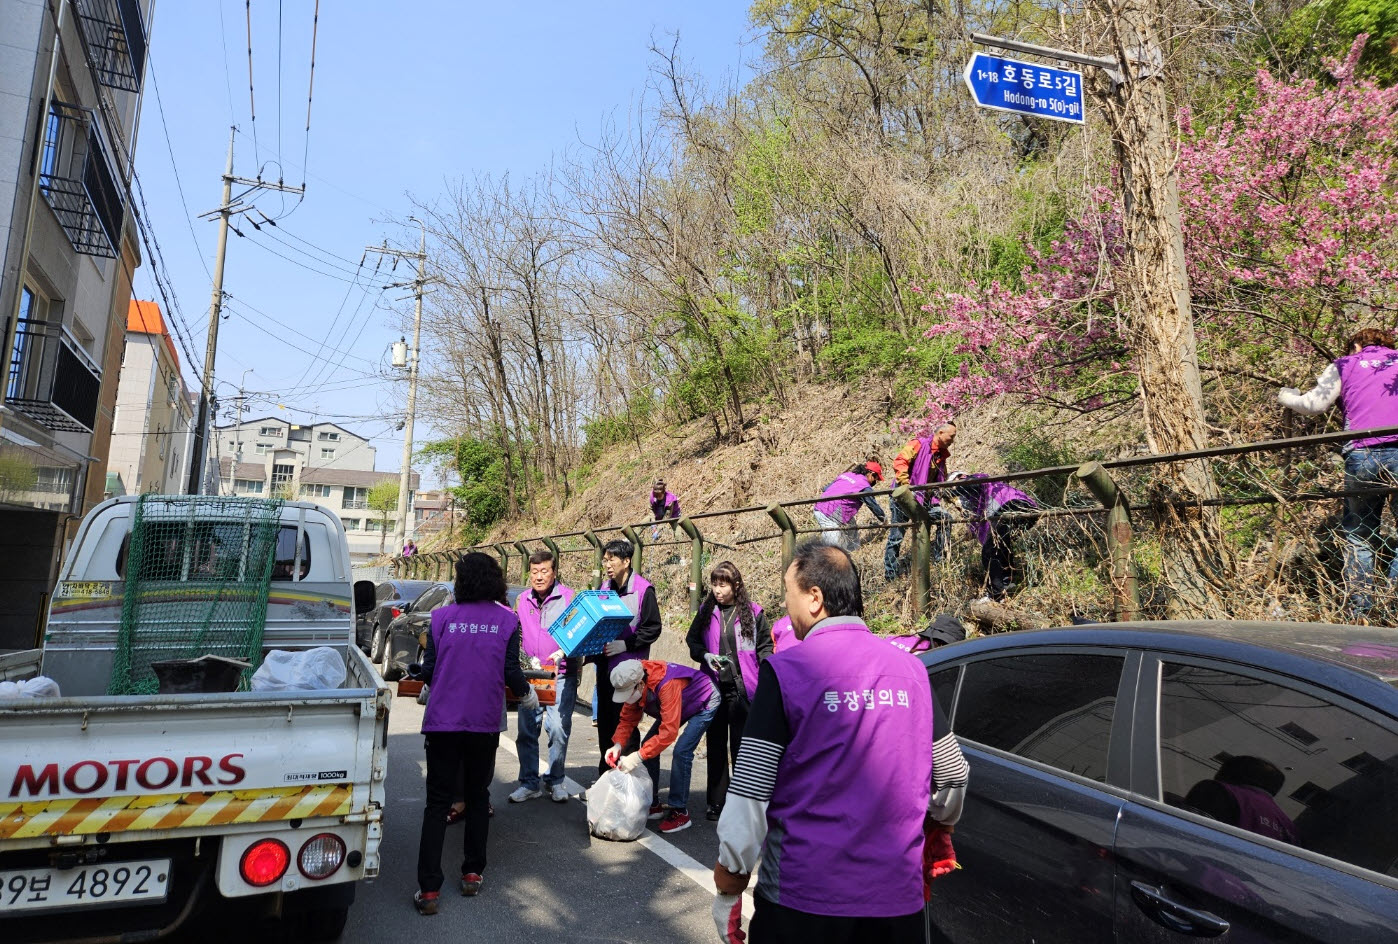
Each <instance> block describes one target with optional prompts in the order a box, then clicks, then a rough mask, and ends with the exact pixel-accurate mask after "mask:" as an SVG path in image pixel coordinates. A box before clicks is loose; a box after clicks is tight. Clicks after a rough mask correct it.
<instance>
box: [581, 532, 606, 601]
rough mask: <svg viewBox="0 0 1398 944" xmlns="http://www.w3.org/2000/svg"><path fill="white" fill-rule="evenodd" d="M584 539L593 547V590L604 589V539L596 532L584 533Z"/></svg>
mask: <svg viewBox="0 0 1398 944" xmlns="http://www.w3.org/2000/svg"><path fill="white" fill-rule="evenodd" d="M583 538H584V539H585V540H586V541H587V543H588V544H591V545H592V589H593V590H601V589H602V539H601V538H599V537H598V536H597V532H595V531H584V532H583Z"/></svg>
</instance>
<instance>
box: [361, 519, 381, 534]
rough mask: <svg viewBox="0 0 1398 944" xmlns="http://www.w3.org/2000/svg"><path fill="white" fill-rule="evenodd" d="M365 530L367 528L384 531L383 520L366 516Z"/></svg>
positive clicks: (368, 529)
mask: <svg viewBox="0 0 1398 944" xmlns="http://www.w3.org/2000/svg"><path fill="white" fill-rule="evenodd" d="M364 530H365V531H382V530H383V522H382V521H381V520H379V519H378V518H365V519H364Z"/></svg>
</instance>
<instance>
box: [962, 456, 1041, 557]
mask: <svg viewBox="0 0 1398 944" xmlns="http://www.w3.org/2000/svg"><path fill="white" fill-rule="evenodd" d="M969 478H972V479H981V478H985V474H984V473H983V472H977V473H976V474H974V475H972V476H969ZM1012 501H1026V502H1029V504H1031V505H1035V506H1037V505H1038V504H1039V503H1038V502H1036V501H1035V500H1034V499H1032V498H1030V497H1029V496H1028V495H1026V494H1025V493H1024V492H1021V491H1020V490H1019V489H1017V488H1014V487H1013V486H1010V485H1007V484H1005V483H1004V482H983V483H981V484H980V485H978V486H977V487H976V488H975V489H974V490H973V492H972V493H971V497H970V499H968V500H967V502H966V511H967V512H969V513H970V514H971V515H972V516H975V517H984V518H989V517H990V516H992V515H994V514H995V513H996V512H997V511H999V510H1000V509H1001V508H1003V507H1005V505H1007V504H1008V503H1010V502H1012ZM966 527H968V528H970V529H971V533H972V534H974V535H975V536H976V540H977V541H980V542H981V543H982V544H984V543H985V542H986V541H989V540H990V522H989V521H968V522H966Z"/></svg>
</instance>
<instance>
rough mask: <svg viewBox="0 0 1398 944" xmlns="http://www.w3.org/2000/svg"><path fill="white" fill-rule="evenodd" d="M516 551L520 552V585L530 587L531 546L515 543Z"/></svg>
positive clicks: (521, 542)
mask: <svg viewBox="0 0 1398 944" xmlns="http://www.w3.org/2000/svg"><path fill="white" fill-rule="evenodd" d="M515 550H517V551H519V585H520V586H521V587H527V586H529V553H530V552H529V545H528V544H525V543H524V542H523V541H516V542H515Z"/></svg>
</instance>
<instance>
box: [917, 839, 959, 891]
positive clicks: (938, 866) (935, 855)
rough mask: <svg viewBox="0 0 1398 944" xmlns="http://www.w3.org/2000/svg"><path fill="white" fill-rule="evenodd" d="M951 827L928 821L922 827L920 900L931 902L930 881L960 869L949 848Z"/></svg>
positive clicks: (950, 847) (953, 853)
mask: <svg viewBox="0 0 1398 944" xmlns="http://www.w3.org/2000/svg"><path fill="white" fill-rule="evenodd" d="M951 833H952V827H950V826H943V825H942V824H940V823H934V822H933V821H932V820H931V819H928V820H927V821H926V822H925V823H924V824H923V827H922V836H923V843H922V900H923V901H931V900H932V880H933V879H936V878H941V877H942V876H943V875H946V874H947V873H948V872H952V871H955V870H956V869H959V868H961V864H960V863H959V862H957V861H956V850H955V849H953V848H952V846H951Z"/></svg>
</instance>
